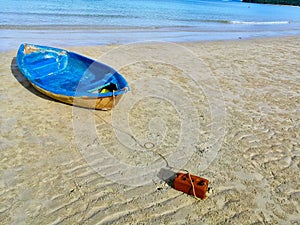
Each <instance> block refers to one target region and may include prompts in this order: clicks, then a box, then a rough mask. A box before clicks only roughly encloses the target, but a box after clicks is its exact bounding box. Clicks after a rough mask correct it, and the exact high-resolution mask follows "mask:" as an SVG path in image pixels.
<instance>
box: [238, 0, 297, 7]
mask: <svg viewBox="0 0 300 225" xmlns="http://www.w3.org/2000/svg"><path fill="white" fill-rule="evenodd" d="M243 2H250V3H264V4H280V5H296V6H300V1H299V0H243Z"/></svg>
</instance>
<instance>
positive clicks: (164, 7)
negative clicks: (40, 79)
mask: <svg viewBox="0 0 300 225" xmlns="http://www.w3.org/2000/svg"><path fill="white" fill-rule="evenodd" d="M290 35H300V7H295V6H282V5H268V4H253V3H245V2H242V1H240V0H0V51H7V50H12V49H16V48H18V46H19V44H21V43H24V42H25V43H35V44H42V45H51V46H84V45H108V44H125V43H132V42H147V41H167V42H191V41H203V40H228V39H246V38H257V37H277V36H290Z"/></svg>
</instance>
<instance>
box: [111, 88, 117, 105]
mask: <svg viewBox="0 0 300 225" xmlns="http://www.w3.org/2000/svg"><path fill="white" fill-rule="evenodd" d="M112 96H113V107H115V106H116V96H115V90H112Z"/></svg>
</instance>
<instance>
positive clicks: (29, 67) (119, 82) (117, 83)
mask: <svg viewBox="0 0 300 225" xmlns="http://www.w3.org/2000/svg"><path fill="white" fill-rule="evenodd" d="M17 65H18V67H19V69H20V70H21V72H22V73H23V74H24V76H25V77H26V78H27V79H28V80H29V82H30V83H31V84H32V85H33V87H34V88H36V89H37V90H38V91H40V92H42V93H43V94H45V95H48V96H49V97H51V98H54V99H56V100H59V101H61V102H65V103H68V104H73V105H77V106H81V107H87V108H95V109H102V110H108V109H111V108H113V107H114V106H115V105H116V104H117V103H118V101H119V100H120V98H121V97H122V95H123V94H125V93H126V92H127V91H128V90H129V86H128V83H127V81H126V80H125V79H124V77H122V76H121V75H120V74H119V73H118V72H117V71H115V70H114V69H113V68H111V67H109V66H107V65H105V64H102V63H100V62H97V61H95V60H92V59H90V58H87V57H85V56H82V55H79V54H77V53H74V52H69V51H66V50H64V49H59V48H52V47H47V46H39V45H32V44H22V45H21V46H20V48H19V50H18V53H17Z"/></svg>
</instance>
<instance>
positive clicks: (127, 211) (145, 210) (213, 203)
mask: <svg viewBox="0 0 300 225" xmlns="http://www.w3.org/2000/svg"><path fill="white" fill-rule="evenodd" d="M299 46H300V38H299V37H287V38H277V39H276V38H274V39H259V40H238V41H220V42H201V43H185V44H178V45H176V44H170V43H144V44H133V45H130V46H102V47H78V48H70V50H74V51H76V52H78V53H81V54H85V55H87V56H89V57H92V58H95V59H98V60H101V61H104V62H106V63H108V64H110V65H111V66H113V67H114V68H116V69H118V70H119V71H120V72H121V73H122V74H123V75H124V76H125V77H126V79H127V80H128V82H129V84H130V86H131V92H129V93H128V94H126V95H125V96H124V98H123V100H122V101H121V102H120V103H119V104H118V105H117V106H116V108H115V109H114V110H112V111H93V110H87V109H81V108H75V107H72V106H70V105H66V104H63V103H60V102H56V101H53V100H51V99H49V98H47V97H45V96H43V95H41V94H39V93H38V92H37V91H35V90H34V89H33V88H32V87H31V86H30V85H29V84H28V82H27V81H26V79H24V77H23V76H22V75H21V74H20V72H19V71H18V69H17V67H16V63H15V59H14V57H15V55H16V52H15V51H13V52H6V53H0V57H1V60H0V63H1V65H0V76H1V86H0V88H1V89H0V98H1V108H0V110H1V113H0V119H1V120H0V121H1V142H0V148H1V151H0V154H1V157H0V168H1V170H0V176H1V180H0V221H1V222H0V223H1V224H112V223H114V224H201V223H202V224H300V220H299V214H300V204H299V202H300V178H299V171H300V170H299V169H300V168H299V167H300V141H299V140H300V137H299V131H300V127H299V126H300V112H299V110H300V103H299V101H300V52H299ZM160 155H163V156H164V157H165V158H167V160H168V163H169V165H170V166H173V167H180V168H185V169H188V170H189V171H190V172H191V173H192V174H195V175H199V176H202V177H205V178H207V179H208V180H209V181H210V187H211V190H212V191H211V192H210V195H209V197H208V198H207V199H206V200H203V201H199V200H197V199H195V198H193V197H191V196H188V195H186V194H183V193H181V192H178V191H176V190H174V189H173V188H172V185H171V184H170V182H169V180H166V179H165V177H166V173H167V172H168V171H173V172H177V170H176V169H174V168H168V167H166V162H165V160H163V159H162V158H161V156H160Z"/></svg>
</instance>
